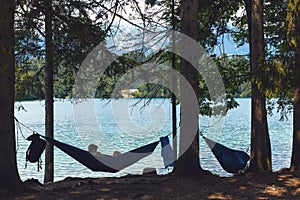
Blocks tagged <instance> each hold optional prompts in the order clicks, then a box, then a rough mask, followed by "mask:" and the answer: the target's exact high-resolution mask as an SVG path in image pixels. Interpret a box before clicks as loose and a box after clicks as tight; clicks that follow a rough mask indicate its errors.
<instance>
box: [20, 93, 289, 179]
mask: <svg viewBox="0 0 300 200" xmlns="http://www.w3.org/2000/svg"><path fill="white" fill-rule="evenodd" d="M238 102H239V104H240V106H239V107H238V108H237V109H234V110H231V111H229V112H228V114H227V116H225V117H220V118H209V117H204V116H200V124H199V127H200V129H201V131H202V132H203V134H204V135H206V136H207V137H209V138H211V139H214V140H216V141H218V142H220V143H222V144H223V145H225V146H228V147H230V148H234V149H239V150H247V149H249V147H250V99H238ZM145 103H146V105H145ZM147 103H148V102H146V101H144V100H143V101H141V102H139V101H138V100H137V99H120V100H113V101H107V100H100V99H94V100H87V101H84V102H79V103H77V104H72V103H71V102H70V101H68V100H64V101H62V100H57V101H55V127H54V130H55V138H56V139H57V140H60V141H62V142H64V143H67V144H70V145H73V146H76V147H79V148H82V149H85V150H87V146H88V145H89V144H91V143H94V144H96V145H98V146H99V149H98V150H99V151H101V152H102V153H105V154H112V152H113V151H114V150H119V151H121V152H125V151H128V150H131V149H133V148H137V147H139V146H142V145H145V144H148V143H150V142H153V141H156V140H159V137H161V136H165V135H168V134H170V132H171V119H172V118H171V104H170V100H169V99H155V100H152V101H151V103H149V104H147ZM15 105H16V111H15V115H16V117H17V118H18V119H19V121H21V122H22V123H24V124H26V125H27V126H28V127H30V128H31V129H33V130H35V131H37V132H39V133H40V134H44V119H45V118H44V115H45V112H44V109H45V107H44V101H30V102H22V103H19V102H16V104H15ZM20 105H23V106H24V108H25V109H26V111H24V110H21V111H18V109H17V107H18V106H20ZM288 117H289V120H288V121H279V114H277V113H274V115H273V116H272V117H269V118H268V122H269V131H270V139H271V144H272V160H273V170H275V171H276V170H279V169H281V168H285V167H289V164H290V156H291V146H292V144H291V143H292V115H291V114H290V115H288ZM177 127H179V122H177ZM22 132H23V135H24V136H25V137H28V136H29V135H30V134H31V131H30V130H28V129H26V128H23V129H22ZM178 132H179V128H178ZM170 139H172V138H171V137H170ZM29 144H30V142H29V141H26V140H24V139H23V137H22V135H21V133H18V135H17V147H18V150H17V161H18V169H19V173H20V176H21V179H22V180H26V179H31V178H34V179H38V180H39V181H41V182H43V176H44V172H43V169H44V163H42V167H43V169H42V170H40V171H38V170H37V164H35V163H34V164H32V163H28V165H27V168H25V152H26V150H27V148H28V146H29ZM160 150H161V147H160V145H159V146H157V148H156V149H155V151H154V153H153V154H152V155H150V156H148V157H146V158H144V159H142V160H140V161H139V162H137V163H135V164H134V165H132V166H130V167H128V168H126V169H124V170H122V171H120V172H118V173H115V174H112V173H103V172H92V171H91V170H89V169H87V168H85V167H84V166H83V165H81V164H80V163H78V162H77V161H75V160H74V159H72V158H71V157H70V156H68V155H66V154H65V153H63V152H62V151H60V150H59V149H57V148H55V150H54V151H55V152H54V154H55V158H54V159H55V169H54V171H55V174H54V175H55V181H58V180H62V179H64V178H66V177H105V176H123V175H126V174H142V171H143V169H144V168H145V167H153V168H156V169H157V171H158V173H163V170H162V168H163V160H162V157H161V155H160ZM42 160H43V161H44V156H42ZM200 162H201V165H202V167H203V168H204V169H206V170H209V171H211V172H212V173H214V174H217V175H220V176H230V174H228V173H226V172H225V171H224V170H223V169H222V168H221V167H220V165H219V164H218V162H217V160H216V159H215V157H214V156H213V154H212V153H211V151H210V149H209V148H208V147H207V145H206V144H205V143H204V141H203V140H202V139H200Z"/></svg>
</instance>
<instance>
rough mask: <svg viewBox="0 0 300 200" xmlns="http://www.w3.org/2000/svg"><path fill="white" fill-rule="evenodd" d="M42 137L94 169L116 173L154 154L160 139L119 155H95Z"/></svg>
mask: <svg viewBox="0 0 300 200" xmlns="http://www.w3.org/2000/svg"><path fill="white" fill-rule="evenodd" d="M39 136H40V137H42V138H44V139H45V140H47V141H48V142H49V143H51V144H53V145H54V146H56V147H58V148H59V149H60V150H62V151H63V152H65V153H66V154H68V155H69V156H71V157H72V158H74V159H75V160H77V161H78V162H80V163H81V164H82V165H84V166H86V167H87V168H89V169H90V170H92V171H101V172H111V173H116V172H118V171H120V170H122V169H124V168H126V167H128V166H130V165H132V164H133V163H135V162H137V161H139V160H140V159H142V158H144V157H146V156H149V155H150V154H152V152H153V151H154V149H155V148H156V146H157V144H158V143H159V141H156V142H153V143H150V144H147V145H145V146H142V147H139V148H136V149H133V150H131V151H128V152H126V153H123V154H121V155H119V156H110V155H101V156H99V157H97V158H96V157H94V156H93V155H91V154H90V153H89V152H88V151H85V150H82V149H80V148H77V147H74V146H71V145H68V144H65V143H63V142H60V141H57V140H55V139H51V138H48V137H45V136H42V135H39Z"/></svg>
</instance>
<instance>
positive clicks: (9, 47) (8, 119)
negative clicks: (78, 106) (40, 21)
mask: <svg viewBox="0 0 300 200" xmlns="http://www.w3.org/2000/svg"><path fill="white" fill-rule="evenodd" d="M0 5H1V6H0V27H1V28H0V127H1V128H0V161H1V162H0V177H1V181H0V188H4V189H10V190H16V189H18V188H19V186H20V184H21V180H20V176H19V173H18V169H17V161H16V144H15V142H16V141H15V124H14V83H15V57H14V46H15V38H14V11H15V5H14V1H11V0H0Z"/></svg>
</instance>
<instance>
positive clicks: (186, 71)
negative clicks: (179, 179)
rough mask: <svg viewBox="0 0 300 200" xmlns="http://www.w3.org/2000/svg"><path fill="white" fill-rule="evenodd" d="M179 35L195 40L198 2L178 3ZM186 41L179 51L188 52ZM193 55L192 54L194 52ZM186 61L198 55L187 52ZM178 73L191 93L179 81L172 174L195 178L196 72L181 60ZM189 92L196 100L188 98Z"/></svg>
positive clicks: (198, 171) (197, 135)
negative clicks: (176, 151)
mask: <svg viewBox="0 0 300 200" xmlns="http://www.w3.org/2000/svg"><path fill="white" fill-rule="evenodd" d="M181 12H182V13H181V32H182V33H183V34H185V35H188V36H189V37H191V38H192V39H194V40H195V41H198V38H199V33H198V24H199V23H198V13H199V1H198V0H187V1H181ZM188 45H189V44H188V42H185V41H182V43H181V47H182V49H183V51H185V50H187V49H189V47H188ZM194 54H195V53H194ZM189 56H190V58H189V59H188V60H189V61H191V60H192V61H193V62H192V63H198V59H199V55H193V53H191V54H190V55H189ZM181 74H182V75H183V76H184V77H185V79H186V80H187V81H188V82H189V84H190V86H191V88H190V89H191V90H193V91H189V88H187V87H186V85H184V81H183V80H181V86H180V142H179V144H180V145H179V159H178V161H177V163H176V165H175V173H177V174H179V175H183V176H195V175H199V174H200V172H201V171H202V169H201V167H200V161H199V134H198V133H197V131H198V124H199V122H198V121H199V104H198V99H197V97H198V93H199V92H198V91H199V77H198V76H199V73H198V71H197V69H195V68H194V67H193V65H192V64H191V62H188V61H187V60H185V59H183V58H181ZM191 93H194V94H195V97H196V98H191V95H190V94H191Z"/></svg>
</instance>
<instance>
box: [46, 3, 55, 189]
mask: <svg viewBox="0 0 300 200" xmlns="http://www.w3.org/2000/svg"><path fill="white" fill-rule="evenodd" d="M44 6H45V35H46V39H45V41H46V68H45V74H46V75H45V104H46V108H45V109H46V112H45V115H46V116H45V132H46V136H47V137H49V138H53V136H54V128H53V126H54V112H53V40H52V0H44ZM53 181H54V150H53V145H51V144H49V143H48V144H47V146H46V153H45V176H44V182H45V183H48V182H53Z"/></svg>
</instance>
